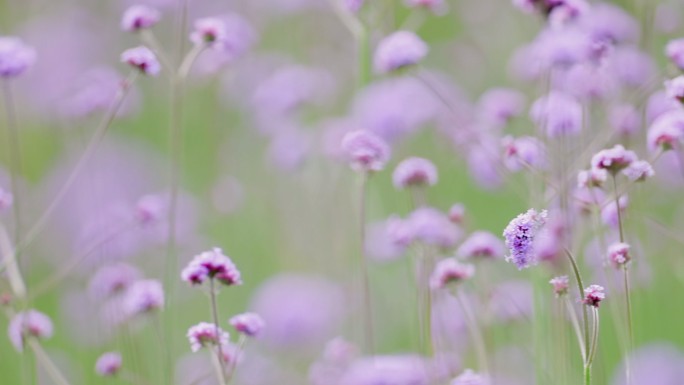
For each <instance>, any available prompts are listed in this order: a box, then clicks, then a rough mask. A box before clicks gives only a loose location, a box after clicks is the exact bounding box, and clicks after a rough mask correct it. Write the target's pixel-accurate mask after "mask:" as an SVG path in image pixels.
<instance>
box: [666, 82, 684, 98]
mask: <svg viewBox="0 0 684 385" xmlns="http://www.w3.org/2000/svg"><path fill="white" fill-rule="evenodd" d="M665 90H666V93H667V96H668V97H669V98H671V99H674V100H677V101H678V102H680V103H684V75H681V76H677V77H676V78H674V79H671V80H668V81H666V82H665Z"/></svg>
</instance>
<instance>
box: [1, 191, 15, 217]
mask: <svg viewBox="0 0 684 385" xmlns="http://www.w3.org/2000/svg"><path fill="white" fill-rule="evenodd" d="M13 202H14V196H13V195H12V193H11V192H9V191H7V190H4V189H2V188H0V212H3V211H5V210H7V209H8V208H10V207H12V203H13Z"/></svg>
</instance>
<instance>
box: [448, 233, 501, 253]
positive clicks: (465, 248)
mask: <svg viewBox="0 0 684 385" xmlns="http://www.w3.org/2000/svg"><path fill="white" fill-rule="evenodd" d="M504 253H505V251H504V244H503V243H502V242H501V240H500V239H499V238H498V237H497V236H495V235H494V234H492V233H490V232H488V231H476V232H474V233H472V234H470V236H469V237H468V238H467V239H466V240H465V241H463V243H462V244H461V246H459V248H458V250H456V255H457V256H458V257H459V258H485V259H490V258H499V257H503V255H504Z"/></svg>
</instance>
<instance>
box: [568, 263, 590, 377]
mask: <svg viewBox="0 0 684 385" xmlns="http://www.w3.org/2000/svg"><path fill="white" fill-rule="evenodd" d="M565 254H566V255H567V256H568V259H569V260H570V264H571V265H572V272H573V273H574V274H575V281H576V282H577V289H578V290H579V295H580V297H581V296H582V293H583V292H584V282H582V274H580V271H579V267H578V266H577V261H575V257H573V256H572V253H571V252H570V250H568V249H565ZM582 324H583V326H584V327H583V330H582V331H583V334H584V349H583V351H584V354H583V357H582V360H583V361H584V362H585V364H586V362H587V358H588V355H589V351H588V350H589V316H588V314H587V307H586V306H582Z"/></svg>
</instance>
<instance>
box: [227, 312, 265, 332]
mask: <svg viewBox="0 0 684 385" xmlns="http://www.w3.org/2000/svg"><path fill="white" fill-rule="evenodd" d="M229 322H230V324H231V326H233V327H234V328H235V330H237V331H238V332H239V333H242V334H244V335H246V336H248V337H256V336H257V335H258V334H260V333H261V330H263V328H264V326H265V323H264V320H263V319H262V318H261V317H260V316H259V315H258V314H256V313H243V314H238V315H236V316H234V317H232V318H231V319H230V321H229Z"/></svg>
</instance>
